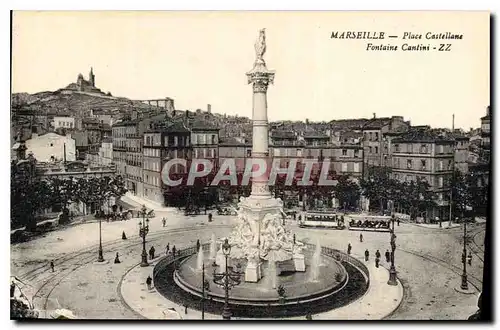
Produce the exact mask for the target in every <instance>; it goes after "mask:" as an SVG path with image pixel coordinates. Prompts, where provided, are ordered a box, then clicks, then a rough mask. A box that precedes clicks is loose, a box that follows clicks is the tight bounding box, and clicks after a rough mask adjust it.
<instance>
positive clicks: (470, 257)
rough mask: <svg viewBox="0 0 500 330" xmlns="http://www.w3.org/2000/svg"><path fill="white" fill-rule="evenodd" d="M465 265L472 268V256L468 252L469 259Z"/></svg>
mask: <svg viewBox="0 0 500 330" xmlns="http://www.w3.org/2000/svg"><path fill="white" fill-rule="evenodd" d="M467 263H468V264H469V266H472V254H471V253H470V252H469V257H468V258H467Z"/></svg>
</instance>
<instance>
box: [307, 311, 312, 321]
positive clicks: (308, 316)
mask: <svg viewBox="0 0 500 330" xmlns="http://www.w3.org/2000/svg"><path fill="white" fill-rule="evenodd" d="M312 319H313V318H312V316H311V313H307V315H306V320H308V321H311V320H312Z"/></svg>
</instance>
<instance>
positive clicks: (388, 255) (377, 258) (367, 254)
mask: <svg viewBox="0 0 500 330" xmlns="http://www.w3.org/2000/svg"><path fill="white" fill-rule="evenodd" d="M359 242H360V243H363V234H359ZM351 251H352V245H351V243H348V244H347V254H349V255H350V254H351ZM381 256H382V255H381V253H380V250H378V249H377V251H376V252H375V267H377V268H378V267H379V264H380V258H381ZM369 259H370V251H368V249H366V250H365V261H368V260H369ZM391 260H392V253H391V252H390V251H389V249H387V250H386V251H385V261H386V262H387V263H390V262H391Z"/></svg>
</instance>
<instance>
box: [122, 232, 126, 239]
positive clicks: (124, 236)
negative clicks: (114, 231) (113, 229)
mask: <svg viewBox="0 0 500 330" xmlns="http://www.w3.org/2000/svg"><path fill="white" fill-rule="evenodd" d="M122 239H127V235H125V231H122Z"/></svg>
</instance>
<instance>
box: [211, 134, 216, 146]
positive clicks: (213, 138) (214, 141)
mask: <svg viewBox="0 0 500 330" xmlns="http://www.w3.org/2000/svg"><path fill="white" fill-rule="evenodd" d="M216 143H217V135H215V134H212V144H216Z"/></svg>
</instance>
